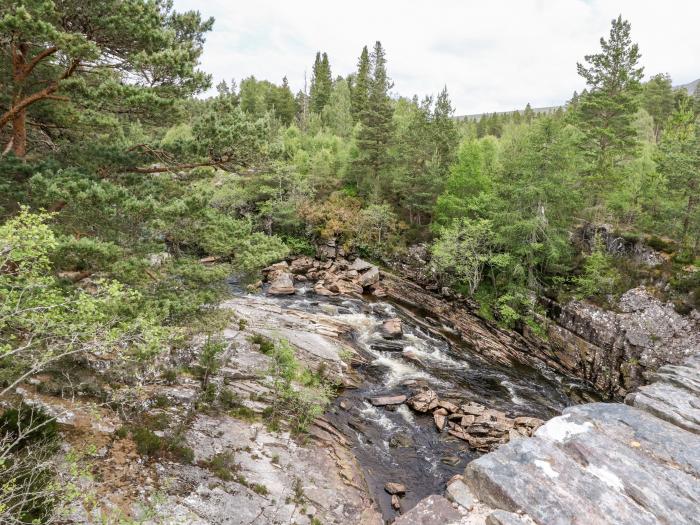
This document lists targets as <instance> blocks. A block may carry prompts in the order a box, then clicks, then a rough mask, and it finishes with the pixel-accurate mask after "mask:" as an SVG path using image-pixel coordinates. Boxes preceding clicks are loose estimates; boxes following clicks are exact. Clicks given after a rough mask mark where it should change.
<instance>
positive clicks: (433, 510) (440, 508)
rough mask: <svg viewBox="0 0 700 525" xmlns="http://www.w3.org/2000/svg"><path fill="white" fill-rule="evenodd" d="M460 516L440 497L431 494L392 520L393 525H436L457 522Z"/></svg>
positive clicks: (445, 499) (447, 501)
mask: <svg viewBox="0 0 700 525" xmlns="http://www.w3.org/2000/svg"><path fill="white" fill-rule="evenodd" d="M461 517H462V516H461V514H460V513H459V512H457V511H456V510H455V509H454V508H453V507H452V504H451V503H450V502H449V500H447V498H444V497H442V496H438V495H437V494H433V495H432V496H428V497H427V498H423V499H422V500H420V501H419V502H418V504H417V505H416V506H415V507H413V508H412V509H411V510H409V511H408V512H406V513H405V514H403V515H401V516H399V517H398V518H396V519H395V520H394V525H433V524H435V525H437V524H443V523H444V524H447V523H453V522H456V521H459V519H460V518H461Z"/></svg>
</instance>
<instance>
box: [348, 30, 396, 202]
mask: <svg viewBox="0 0 700 525" xmlns="http://www.w3.org/2000/svg"><path fill="white" fill-rule="evenodd" d="M370 59H371V65H372V77H371V80H370V82H369V96H368V98H367V107H366V108H365V110H364V111H362V113H361V114H360V122H361V123H362V126H361V128H360V131H359V134H358V137H357V147H358V150H359V152H358V157H357V159H356V160H355V162H354V166H353V170H354V172H355V174H356V181H357V185H358V189H359V190H360V192H361V194H363V195H365V196H368V195H369V194H370V191H371V190H374V191H375V192H376V191H377V190H378V189H379V188H378V187H377V186H378V185H381V184H382V180H381V179H382V175H383V172H384V169H385V168H386V167H387V165H388V164H389V155H388V147H389V142H390V140H391V134H392V133H391V132H392V115H393V108H392V105H391V99H390V98H389V89H391V87H392V83H391V81H390V80H389V78H388V77H387V72H386V56H385V52H384V49H383V48H382V44H381V42H379V41H377V43H376V44H375V45H374V49H373V50H372V54H371V57H370Z"/></svg>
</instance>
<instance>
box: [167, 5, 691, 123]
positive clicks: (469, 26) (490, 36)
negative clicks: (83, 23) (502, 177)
mask: <svg viewBox="0 0 700 525" xmlns="http://www.w3.org/2000/svg"><path fill="white" fill-rule="evenodd" d="M175 5H176V8H177V9H179V10H185V9H198V10H199V11H201V12H202V14H203V15H206V16H213V17H215V18H216V23H215V25H214V30H213V32H212V33H210V34H209V35H208V38H207V44H206V48H205V53H204V57H203V60H202V62H203V64H202V65H203V68H204V69H205V70H206V71H208V72H210V73H212V74H213V75H214V78H215V81H219V80H221V79H230V78H236V79H237V80H240V79H241V78H244V77H247V76H250V75H255V76H256V77H257V78H263V79H268V80H273V81H279V80H281V78H282V77H283V76H285V75H286V76H287V77H288V79H289V82H290V84H291V86H292V88H293V89H294V90H298V89H300V88H302V87H303V83H304V71H305V70H306V71H307V72H308V74H310V71H311V64H312V62H313V57H314V55H315V53H316V51H317V50H322V51H326V52H327V53H328V55H329V58H330V61H331V67H332V69H333V74H334V75H337V74H342V75H346V74H348V73H350V72H351V71H353V70H354V69H355V65H356V62H357V57H358V56H359V54H360V51H361V49H362V46H363V45H368V46H371V45H372V44H373V43H374V41H376V40H381V41H382V44H383V45H384V47H385V49H386V52H387V58H388V67H389V74H390V76H391V77H392V78H393V80H394V83H395V88H394V90H395V91H396V92H397V93H400V94H402V95H407V96H410V95H413V94H414V93H417V94H418V95H421V96H422V95H424V94H434V93H437V92H438V91H439V90H440V89H441V88H442V86H443V85H445V84H446V85H447V87H448V90H449V92H450V95H451V97H452V100H453V103H454V105H455V106H456V107H457V113H458V114H465V113H479V112H483V111H505V110H510V109H514V108H522V107H524V106H525V104H526V103H528V102H530V103H531V104H532V105H533V106H535V107H538V106H549V105H555V104H560V103H562V102H563V101H564V100H566V99H568V98H569V97H570V95H571V94H572V92H573V91H574V90H580V89H581V88H582V87H583V86H582V81H581V79H580V78H579V77H578V75H577V74H576V62H577V61H581V60H582V59H583V55H585V54H588V53H592V52H596V51H597V50H598V39H599V38H600V37H601V36H603V35H607V34H608V31H609V27H610V20H611V19H612V18H614V17H616V16H617V15H618V14H622V16H623V17H624V18H626V19H628V20H629V21H630V22H631V23H632V37H633V40H634V41H635V42H638V43H639V46H640V50H641V52H642V65H644V66H645V72H646V73H647V74H648V75H651V74H655V73H659V72H667V73H669V74H670V75H671V76H672V78H673V80H674V82H675V83H685V82H689V81H691V80H695V79H696V78H698V77H700V60H699V58H700V31H698V30H697V21H698V20H700V2H698V1H697V0H666V1H665V2H652V1H647V0H587V1H586V0H492V1H489V2H482V1H476V0H442V1H433V2H419V1H417V0H373V1H367V0H355V1H353V2H328V1H326V2H321V1H319V0H297V1H294V2H290V1H273V0H257V1H255V2H240V1H226V0H210V1H208V2H204V3H203V2H200V1H195V0H175Z"/></svg>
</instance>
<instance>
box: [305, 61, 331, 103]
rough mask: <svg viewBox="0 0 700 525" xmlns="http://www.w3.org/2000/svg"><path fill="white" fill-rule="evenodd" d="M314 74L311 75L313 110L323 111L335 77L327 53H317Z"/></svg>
mask: <svg viewBox="0 0 700 525" xmlns="http://www.w3.org/2000/svg"><path fill="white" fill-rule="evenodd" d="M312 73H313V76H312V77H311V92H310V96H311V110H312V111H314V112H316V113H319V114H320V113H321V111H323V108H324V107H326V104H328V100H329V99H330V97H331V89H332V88H333V77H332V75H331V66H330V62H329V60H328V55H327V54H326V53H323V54H321V53H320V52H318V53H316V60H315V61H314V66H313V71H312Z"/></svg>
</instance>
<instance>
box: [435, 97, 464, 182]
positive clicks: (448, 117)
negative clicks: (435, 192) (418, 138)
mask: <svg viewBox="0 0 700 525" xmlns="http://www.w3.org/2000/svg"><path fill="white" fill-rule="evenodd" d="M453 114H454V109H453V108H452V103H451V102H450V95H449V94H448V93H447V86H445V87H444V88H443V90H442V91H441V92H440V94H439V95H438V97H437V100H436V101H435V108H434V109H433V115H432V125H431V128H432V140H433V141H434V144H435V152H436V155H437V158H436V159H435V160H436V163H437V166H436V169H437V171H438V173H439V174H440V175H445V174H446V173H447V168H448V167H449V165H450V164H451V163H452V161H453V160H454V155H455V151H456V150H457V143H458V141H459V136H458V133H457V127H456V126H455V122H454V120H453V119H452V115H453Z"/></svg>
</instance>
